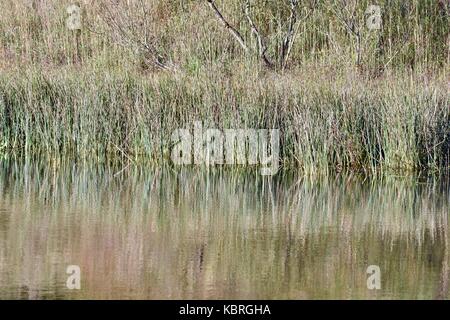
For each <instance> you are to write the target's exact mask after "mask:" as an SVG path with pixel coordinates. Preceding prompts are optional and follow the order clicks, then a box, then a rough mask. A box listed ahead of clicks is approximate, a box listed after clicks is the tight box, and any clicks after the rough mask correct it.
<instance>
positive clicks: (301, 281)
mask: <svg viewBox="0 0 450 320" xmlns="http://www.w3.org/2000/svg"><path fill="white" fill-rule="evenodd" d="M115 172H116V171H115V170H112V169H111V170H109V169H108V170H106V169H101V168H94V167H68V168H65V169H58V170H53V169H48V168H45V167H41V166H39V165H37V164H30V163H28V164H26V165H24V164H23V163H22V164H18V163H15V164H13V165H11V164H5V163H4V164H3V166H2V170H1V171H0V195H1V196H0V275H1V276H0V288H1V289H0V297H14V298H20V297H23V296H26V297H29V298H39V297H73V298H87V297H90V298H317V297H322V298H331V297H340V298H371V297H401V298H432V297H440V298H448V261H447V260H448V240H447V239H448V215H449V202H448V199H449V196H450V193H449V186H448V183H446V182H443V180H440V181H423V180H421V179H418V178H412V177H411V178H407V179H400V178H390V179H389V178H383V179H381V180H379V181H363V180H361V178H357V177H336V178H334V179H333V180H329V179H323V180H318V181H316V182H310V181H308V180H297V179H295V176H293V175H288V174H286V176H284V177H279V178H274V179H265V178H262V177H260V176H259V175H257V174H250V173H241V174H238V175H237V174H231V173H227V172H226V171H212V172H210V173H206V172H204V171H196V170H182V171H178V172H174V171H169V170H162V171H159V172H154V171H147V170H144V169H142V170H141V169H140V168H137V167H133V169H130V170H129V171H126V172H124V173H123V174H122V175H120V176H115V177H114V173H115ZM444 181H445V180H444ZM69 264H78V265H80V266H81V268H82V272H83V278H82V290H81V291H80V292H76V293H74V292H69V291H68V290H67V289H65V279H66V278H65V277H66V275H65V267H66V266H67V265H69ZM370 264H376V265H379V266H380V267H381V270H382V285H383V290H381V291H380V292H377V293H373V292H370V291H368V290H367V288H366V274H365V271H366V268H367V266H368V265H370Z"/></svg>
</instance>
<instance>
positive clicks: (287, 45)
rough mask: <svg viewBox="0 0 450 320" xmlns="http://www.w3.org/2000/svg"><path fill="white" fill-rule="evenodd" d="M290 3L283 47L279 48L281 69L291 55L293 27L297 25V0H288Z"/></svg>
mask: <svg viewBox="0 0 450 320" xmlns="http://www.w3.org/2000/svg"><path fill="white" fill-rule="evenodd" d="M290 3H291V15H290V17H289V26H288V30H287V33H286V37H285V38H284V41H283V45H282V47H281V57H280V61H281V63H280V64H281V69H284V68H285V67H286V64H287V61H288V59H289V55H290V53H291V49H292V45H293V43H294V35H295V25H296V23H297V7H298V0H290Z"/></svg>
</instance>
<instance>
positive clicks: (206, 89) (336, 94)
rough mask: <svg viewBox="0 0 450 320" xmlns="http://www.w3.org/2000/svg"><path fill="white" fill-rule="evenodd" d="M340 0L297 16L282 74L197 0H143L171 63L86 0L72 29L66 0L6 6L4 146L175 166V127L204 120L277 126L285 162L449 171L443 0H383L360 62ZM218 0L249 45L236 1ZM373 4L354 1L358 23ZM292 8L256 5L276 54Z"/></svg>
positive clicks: (316, 167) (0, 26)
mask: <svg viewBox="0 0 450 320" xmlns="http://www.w3.org/2000/svg"><path fill="white" fill-rule="evenodd" d="M335 2H336V1H335ZM335 2H333V1H319V5H318V7H317V8H316V9H315V10H314V11H311V14H309V15H307V18H305V19H304V20H302V21H301V22H300V23H299V31H298V32H299V33H298V39H297V41H296V42H295V44H294V46H293V48H292V53H291V57H290V61H289V64H288V67H287V68H286V70H283V71H279V70H266V69H265V68H264V67H263V66H261V64H259V63H258V61H255V60H257V59H255V58H254V57H251V56H246V55H244V54H243V53H242V52H241V51H242V50H240V49H239V46H238V45H237V44H236V43H235V41H234V40H233V39H232V38H231V37H230V36H229V34H228V33H226V32H225V31H224V30H223V28H222V27H221V26H220V24H218V23H217V21H216V20H215V19H214V15H213V14H212V13H211V12H210V11H209V10H208V7H207V6H206V5H205V4H204V3H202V1H173V2H170V4H167V1H158V0H148V1H144V3H147V4H149V5H150V8H151V11H149V12H150V13H149V14H150V16H151V21H150V22H149V26H148V28H149V30H151V31H152V32H153V33H154V35H155V36H154V37H155V41H156V42H157V43H158V45H159V47H158V48H159V49H160V51H161V54H162V55H164V57H166V58H167V59H170V61H172V62H173V63H174V64H176V65H177V66H178V69H177V71H176V72H163V71H157V70H155V69H154V68H152V66H150V65H149V64H148V63H147V61H146V58H145V55H142V54H141V53H139V52H137V51H134V50H132V49H133V48H132V47H125V48H124V47H122V46H120V45H118V43H117V42H116V41H115V39H114V37H113V36H112V35H111V34H109V33H108V30H109V29H108V28H107V27H108V26H107V25H106V26H105V21H104V20H102V19H100V18H98V17H99V15H100V14H101V11H100V9H99V7H98V6H97V5H96V3H95V2H93V1H83V2H80V3H79V5H80V7H81V8H82V9H83V26H84V27H83V28H82V29H81V31H80V32H79V33H77V32H73V31H70V30H67V28H66V25H65V23H66V18H67V13H66V11H65V9H66V8H67V5H69V4H70V2H69V1H58V2H54V1H47V0H41V1H9V0H6V1H2V4H1V11H2V14H1V16H0V35H1V36H0V57H2V59H0V60H1V66H0V70H1V74H0V154H1V155H3V156H4V157H9V156H11V155H14V154H15V155H21V156H24V157H47V158H50V159H62V158H70V159H73V160H74V161H85V160H92V161H96V162H103V163H110V162H124V161H126V162H135V163H146V164H148V163H152V164H162V163H170V149H171V141H170V135H171V133H172V132H173V130H175V129H177V128H190V127H191V126H192V125H193V122H194V121H202V122H203V123H204V124H205V126H210V127H217V128H278V129H280V130H281V132H282V136H281V139H282V141H281V153H280V157H281V159H280V160H281V163H282V164H283V165H284V166H285V167H295V168H298V169H299V170H301V171H302V172H304V173H307V174H316V173H324V174H326V173H329V172H336V171H342V170H354V171H361V170H362V171H366V172H371V173H375V172H380V171H381V172H387V171H393V172H412V171H419V170H428V171H432V172H448V169H449V163H450V151H449V150H450V108H449V106H450V104H449V102H450V95H449V82H448V81H449V70H450V68H449V50H448V49H449V46H448V45H449V43H448V40H449V38H448V35H449V23H448V22H449V20H448V11H447V9H448V8H447V7H446V3H445V1H431V0H427V1H409V2H408V3H407V4H405V3H404V1H380V5H381V6H382V8H383V26H382V29H381V30H379V31H378V32H372V31H370V32H368V31H367V32H364V33H363V34H362V35H363V37H364V41H363V43H364V45H363V46H362V48H361V56H362V58H361V62H360V64H359V65H357V66H355V63H354V61H355V54H356V53H355V42H354V39H353V37H352V36H351V35H349V34H348V32H347V31H346V30H345V28H343V27H342V23H341V21H339V19H338V18H337V17H336V14H335V13H334V11H333V10H332V9H330V8H333V5H334V4H335ZM118 3H119V6H120V5H123V6H124V7H123V10H124V11H126V10H128V11H127V12H129V14H130V16H132V17H133V14H135V15H136V19H138V16H137V12H135V11H133V8H129V7H127V6H125V4H124V2H123V1H122V2H121V1H119V2H118ZM217 4H218V5H219V6H220V8H221V9H222V10H223V12H224V14H226V16H227V17H229V19H230V21H232V22H233V24H234V25H235V26H236V28H238V30H240V31H241V32H242V34H243V36H244V37H245V39H246V40H248V41H250V43H251V40H250V39H251V34H250V33H249V32H248V30H247V28H246V25H245V19H243V16H242V6H241V2H239V1H231V0H230V1H221V2H220V1H218V2H217ZM368 4H369V2H367V1H361V2H358V10H359V11H358V12H362V18H361V19H362V20H361V19H359V20H357V21H355V24H356V23H359V24H361V25H362V24H364V19H363V18H364V9H365V8H366V6H367V5H368ZM308 5H311V4H308ZM308 8H310V7H308V6H306V7H304V8H303V9H302V14H303V11H304V12H307V11H308V10H309V9H308ZM19 13H20V14H19ZM288 13H289V12H288V11H287V9H286V6H282V5H279V2H276V1H266V2H264V1H256V2H255V4H254V15H255V21H256V22H257V23H258V24H259V25H261V32H263V33H264V34H265V35H267V36H266V38H267V43H268V54H269V55H270V56H272V57H276V55H277V49H276V48H277V45H278V44H279V43H280V41H282V33H283V30H284V29H285V27H286V26H285V24H284V23H283V21H285V18H286V16H287V15H288ZM360 20H361V21H360ZM132 21H134V20H132ZM77 39H78V40H77ZM380 70H381V71H382V72H380Z"/></svg>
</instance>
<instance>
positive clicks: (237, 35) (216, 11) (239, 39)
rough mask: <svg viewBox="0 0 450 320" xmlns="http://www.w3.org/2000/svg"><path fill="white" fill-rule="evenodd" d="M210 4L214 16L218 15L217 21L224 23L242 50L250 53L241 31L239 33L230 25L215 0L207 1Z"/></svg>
mask: <svg viewBox="0 0 450 320" xmlns="http://www.w3.org/2000/svg"><path fill="white" fill-rule="evenodd" d="M206 2H208V5H209V7H210V8H211V9H212V10H213V12H214V14H215V15H216V17H217V19H218V20H219V21H220V22H221V23H222V25H223V26H224V27H225V29H227V30H228V32H229V33H230V34H231V35H232V36H233V37H234V38H235V39H236V41H237V42H238V43H239V44H240V45H241V47H242V49H244V51H245V52H248V51H249V48H248V47H247V45H246V44H245V40H244V38H243V37H242V36H241V34H240V33H239V31H237V30H236V29H235V28H234V27H233V26H232V25H231V24H229V23H228V21H227V20H226V19H225V18H224V17H223V15H222V13H221V12H220V11H219V9H218V8H217V6H216V4H215V2H214V0H206Z"/></svg>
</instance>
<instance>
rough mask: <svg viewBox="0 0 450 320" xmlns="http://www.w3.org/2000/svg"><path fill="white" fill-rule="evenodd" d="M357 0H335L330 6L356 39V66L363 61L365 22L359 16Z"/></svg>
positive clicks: (359, 65)
mask: <svg viewBox="0 0 450 320" xmlns="http://www.w3.org/2000/svg"><path fill="white" fill-rule="evenodd" d="M357 7H358V1H357V0H335V1H333V3H332V4H331V6H330V9H331V10H332V11H333V13H334V15H335V16H336V18H337V19H338V21H339V22H340V23H341V24H342V25H343V26H344V27H345V29H346V30H347V32H348V34H349V35H350V37H351V38H353V40H354V46H355V55H356V61H355V63H356V66H357V67H361V63H362V28H363V25H364V23H363V22H362V21H361V19H360V17H358V12H357Z"/></svg>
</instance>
